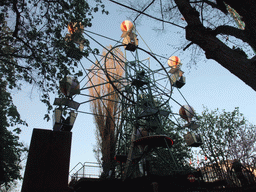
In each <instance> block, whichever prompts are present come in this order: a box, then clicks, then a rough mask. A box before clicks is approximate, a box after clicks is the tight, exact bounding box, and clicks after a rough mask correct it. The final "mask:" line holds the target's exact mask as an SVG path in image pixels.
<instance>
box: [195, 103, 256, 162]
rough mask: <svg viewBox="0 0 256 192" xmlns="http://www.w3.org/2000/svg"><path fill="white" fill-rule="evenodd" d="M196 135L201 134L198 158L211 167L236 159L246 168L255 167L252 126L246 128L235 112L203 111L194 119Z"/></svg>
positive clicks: (254, 140)
mask: <svg viewBox="0 0 256 192" xmlns="http://www.w3.org/2000/svg"><path fill="white" fill-rule="evenodd" d="M198 123H199V124H200V127H199V128H198V133H200V134H202V136H203V139H204V144H203V145H202V146H201V148H202V155H204V156H205V157H207V159H208V161H210V162H211V163H217V162H218V161H227V160H234V159H238V160H239V161H240V162H241V163H243V164H244V165H248V166H253V167H254V164H255V159H256V154H255V147H256V135H255V130H256V127H255V125H252V124H250V123H249V122H248V121H247V120H246V119H245V117H244V116H243V114H241V113H240V112H239V108H235V110H234V111H232V112H226V111H225V110H223V111H219V110H218V109H216V110H212V111H209V110H208V109H207V108H205V110H204V111H203V112H202V114H201V115H198Z"/></svg>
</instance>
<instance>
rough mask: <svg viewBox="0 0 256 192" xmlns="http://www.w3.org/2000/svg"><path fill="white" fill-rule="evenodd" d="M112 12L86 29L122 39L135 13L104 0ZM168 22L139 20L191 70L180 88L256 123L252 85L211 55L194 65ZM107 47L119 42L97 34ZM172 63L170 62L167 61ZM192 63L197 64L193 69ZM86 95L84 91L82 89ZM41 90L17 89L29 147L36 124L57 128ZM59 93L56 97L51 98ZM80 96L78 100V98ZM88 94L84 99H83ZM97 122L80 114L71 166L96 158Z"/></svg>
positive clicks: (151, 39)
mask: <svg viewBox="0 0 256 192" xmlns="http://www.w3.org/2000/svg"><path fill="white" fill-rule="evenodd" d="M103 3H104V4H105V5H106V10H108V11H109V12H110V14H109V15H108V16H105V15H102V14H101V13H97V14H95V16H94V19H93V20H92V24H93V25H92V27H91V28H88V29H86V30H89V31H92V32H95V33H98V34H101V35H104V36H107V37H109V38H112V39H115V40H120V36H121V34H122V32H121V30H120V24H121V23H122V21H124V20H126V19H130V18H129V15H131V14H130V11H127V12H126V11H124V9H121V10H120V7H119V6H117V5H115V4H113V3H111V2H109V1H107V0H104V1H103ZM161 26H162V23H157V22H155V21H153V20H152V19H148V18H145V17H144V18H143V19H140V20H138V25H136V29H137V31H138V32H139V33H140V35H141V37H142V38H143V40H145V42H146V43H147V45H148V47H149V48H150V49H151V50H152V52H153V53H156V54H159V55H164V56H165V57H167V58H168V57H170V56H172V55H176V56H178V57H180V59H181V62H182V64H183V65H182V70H183V71H184V72H185V73H184V76H185V77H186V84H185V85H184V86H183V87H182V88H181V89H180V91H181V92H182V94H183V95H184V97H185V98H186V100H187V101H188V102H189V104H190V105H191V106H193V108H194V109H195V111H196V112H197V113H200V112H202V110H203V109H204V107H203V106H205V107H207V108H208V109H210V110H213V109H216V108H219V109H221V110H222V109H225V110H226V111H233V110H234V109H235V107H239V109H240V112H241V113H243V114H244V116H245V117H246V118H247V119H248V121H249V122H251V123H252V124H256V120H255V108H256V102H255V101H256V99H255V98H256V92H255V91H254V90H253V89H252V88H250V87H249V86H247V85H246V84H245V83H244V82H242V81H241V80H240V79H238V78H237V77H236V76H234V75H233V74H231V73H230V72H229V71H228V70H226V69H225V68H223V67H222V66H221V65H220V64H218V63H216V62H215V61H213V60H206V59H205V57H199V58H198V61H197V62H196V63H197V64H196V66H194V65H192V66H191V65H190V63H189V60H190V54H191V53H189V52H188V51H185V52H184V51H182V50H178V51H177V50H175V49H174V47H179V46H181V45H184V42H185V41H184V38H183V40H182V41H181V40H180V37H181V36H184V32H182V31H180V29H179V28H177V27H175V26H171V25H165V29H164V30H163V31H159V30H155V28H156V27H158V28H161ZM93 37H94V38H95V39H97V41H98V42H100V43H101V44H102V45H104V46H108V45H110V44H112V45H113V44H115V42H113V41H111V40H109V39H104V38H101V37H97V36H93ZM141 37H138V38H139V46H141V47H142V48H144V49H147V50H148V48H147V46H146V45H145V44H144V43H143V41H142V40H141ZM90 42H91V45H92V47H94V46H95V47H98V48H99V51H100V52H101V51H102V49H101V48H100V47H99V46H98V45H97V43H95V42H93V41H90ZM82 64H83V66H84V67H85V68H86V69H89V68H90V67H91V65H92V63H90V62H89V61H88V60H86V59H83V60H82ZM163 65H167V63H163ZM189 66H191V67H189ZM82 93H83V92H82ZM39 96H40V92H39V91H38V90H37V88H36V87H33V86H30V85H27V84H25V85H24V86H23V88H22V91H14V92H13V99H14V104H15V105H17V107H18V110H19V112H20V114H21V118H22V119H23V120H25V121H26V122H27V123H28V125H29V126H28V127H22V132H21V135H20V141H22V142H24V143H25V145H26V146H29V144H30V140H31V136H32V131H33V128H42V129H52V127H53V125H52V121H51V120H50V121H49V122H47V121H46V120H43V117H44V114H45V113H46V112H47V110H46V106H45V105H44V104H43V103H41V102H40V101H39ZM55 97H57V95H51V102H52V103H53V101H54V98H55ZM172 97H173V98H175V99H176V100H177V101H178V102H179V103H181V104H186V103H185V101H184V99H182V97H181V96H180V94H179V93H178V92H177V91H174V93H173V95H172ZM75 100H76V99H75ZM82 100H83V98H82V99H81V98H79V102H80V101H82ZM170 105H171V106H173V110H174V111H176V112H177V113H178V110H179V106H175V105H174V104H173V103H172V102H170ZM79 111H84V112H90V106H89V104H86V105H81V106H80V108H79ZM95 129H96V128H95V124H94V120H93V116H92V115H89V114H83V113H79V114H78V117H77V119H76V122H75V125H74V127H73V129H72V134H73V135H72V148H71V157H70V170H71V169H72V168H73V167H74V166H75V165H76V164H77V163H79V162H82V163H83V162H96V158H95V156H94V153H93V147H94V146H95V145H96V139H95Z"/></svg>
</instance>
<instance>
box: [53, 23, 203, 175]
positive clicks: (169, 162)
mask: <svg viewBox="0 0 256 192" xmlns="http://www.w3.org/2000/svg"><path fill="white" fill-rule="evenodd" d="M121 30H122V32H123V34H122V36H121V37H122V38H123V41H122V42H119V43H118V44H117V45H115V46H113V47H112V46H111V47H106V48H105V50H106V52H105V53H104V54H103V55H100V56H98V55H97V54H94V58H95V60H96V62H93V61H92V63H93V64H92V67H91V68H89V69H85V68H84V67H83V65H82V64H81V66H82V67H83V69H84V73H85V77H84V78H83V79H82V80H81V81H80V84H79V87H78V84H77V80H74V79H73V80H72V79H69V80H68V81H64V82H68V83H69V85H70V86H68V88H67V86H66V84H65V86H62V92H63V93H64V94H65V95H68V97H69V98H70V97H72V96H73V95H74V94H75V93H77V94H78V95H79V96H80V97H84V98H86V99H84V101H82V102H80V103H79V104H77V105H76V108H75V109H76V110H77V111H78V107H79V106H80V105H83V104H86V103H92V102H94V103H95V101H98V104H99V103H101V104H102V107H103V108H104V110H103V113H101V114H100V113H99V111H98V112H97V111H93V112H83V113H88V114H93V115H94V116H98V117H100V116H101V117H102V116H104V115H105V116H108V114H110V113H111V114H113V109H111V108H109V107H107V103H109V102H112V103H116V105H115V106H116V107H115V108H116V109H115V112H114V114H113V115H112V116H110V117H111V120H110V121H111V122H112V124H113V126H115V138H113V139H115V153H116V155H115V160H116V163H115V164H114V170H115V175H114V177H116V178H122V179H126V178H134V177H139V176H145V175H150V174H157V173H160V172H161V173H164V172H165V170H166V171H167V172H166V174H168V173H170V172H172V173H175V172H181V171H184V162H179V161H178V160H177V159H176V157H175V155H174V154H173V151H172V145H173V143H174V142H175V141H173V140H172V138H170V137H168V135H166V127H167V126H170V123H171V124H173V125H175V126H178V127H182V126H183V125H182V123H180V122H179V120H178V117H179V116H180V117H182V118H183V119H185V120H186V121H187V122H188V124H187V125H185V126H187V127H190V128H196V124H195V123H194V122H193V121H192V118H193V116H194V110H193V108H192V107H191V106H190V105H189V104H188V103H187V105H183V104H180V103H179V102H177V101H176V100H175V99H174V98H173V97H172V93H173V91H174V89H180V88H181V87H182V86H183V85H185V77H184V76H183V71H181V69H180V66H181V62H180V59H179V58H178V57H177V56H172V57H170V58H168V59H166V63H162V62H160V59H159V58H160V57H161V56H159V55H156V54H153V53H152V52H150V51H147V50H145V49H143V48H141V47H140V46H139V45H138V39H137V34H136V30H135V27H134V25H133V24H132V22H130V21H128V20H126V21H124V22H123V23H122V24H121ZM76 42H77V43H78V44H79V48H80V49H82V48H83V46H81V42H80V41H76ZM123 52H124V53H123ZM95 79H97V80H95ZM103 86H104V87H105V89H106V87H107V90H105V89H103ZM72 87H73V89H74V90H76V92H74V91H73V92H74V94H70V92H71V93H72V90H73V89H72ZM78 89H79V92H77V90H78ZM88 91H89V93H88ZM179 93H180V91H179ZM71 100H72V101H71ZM62 101H63V100H62ZM68 101H70V102H68ZM171 102H173V103H175V104H176V105H179V106H180V107H181V108H180V111H179V113H176V112H173V111H172V110H171V104H170V103H171ZM55 103H56V105H58V104H60V103H61V102H60V101H59V102H55ZM70 103H71V104H70ZM72 103H73V105H74V104H76V102H74V101H73V99H69V100H68V99H66V100H65V102H64V105H66V106H68V107H70V108H74V107H73V106H72ZM61 104H63V102H62V103H61ZM78 112H81V113H82V111H78ZM116 122H118V123H116ZM185 126H184V127H185ZM185 140H186V142H187V143H188V144H189V145H190V146H199V145H200V144H202V139H201V137H200V136H199V137H198V136H197V137H196V135H195V134H194V135H193V134H192V133H190V134H187V135H186V136H185Z"/></svg>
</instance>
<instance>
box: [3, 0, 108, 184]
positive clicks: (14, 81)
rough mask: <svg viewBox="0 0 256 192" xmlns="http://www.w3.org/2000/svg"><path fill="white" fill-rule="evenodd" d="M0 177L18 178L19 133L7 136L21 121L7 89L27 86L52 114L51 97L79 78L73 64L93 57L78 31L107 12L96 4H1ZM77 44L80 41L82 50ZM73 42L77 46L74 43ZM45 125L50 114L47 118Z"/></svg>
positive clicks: (75, 0)
mask: <svg viewBox="0 0 256 192" xmlns="http://www.w3.org/2000/svg"><path fill="white" fill-rule="evenodd" d="M0 10H1V12H0V96H1V99H0V106H1V107H0V132H1V134H0V152H1V156H0V158H1V159H0V172H1V174H0V176H1V179H0V180H1V184H2V183H5V184H6V185H8V183H10V182H13V181H14V180H15V179H19V178H20V173H19V171H20V166H19V162H20V158H21V152H22V151H24V150H25V148H24V147H23V145H22V143H20V142H18V138H19V137H18V134H19V133H20V131H21V130H20V129H19V128H17V129H14V130H13V131H9V129H10V127H11V126H15V124H26V123H25V122H24V121H22V120H21V119H20V115H19V113H18V111H17V108H16V107H15V105H14V104H13V102H12V97H11V94H10V93H11V90H12V89H14V88H16V89H22V86H21V84H22V83H23V82H24V81H26V82H28V83H30V84H33V85H36V86H37V88H38V89H39V90H40V91H41V101H42V102H44V103H45V104H46V105H47V106H48V111H49V110H51V109H52V107H51V104H50V102H49V93H50V92H54V91H55V90H57V83H58V82H59V80H60V79H62V78H63V77H64V76H66V75H68V74H73V75H77V76H79V75H81V72H80V71H79V70H78V69H77V62H78V61H79V60H80V59H81V58H82V57H87V56H88V55H89V53H91V52H94V50H93V49H92V48H91V47H90V44H89V41H88V40H86V39H85V38H84V37H83V34H82V33H81V31H80V30H77V31H76V30H73V31H72V32H68V29H67V28H68V24H69V23H70V22H71V23H72V24H73V25H76V26H77V27H78V28H86V27H91V26H92V19H93V16H92V14H93V13H95V12H98V11H99V10H101V11H102V13H106V14H107V13H108V12H107V11H105V9H104V5H103V4H102V2H101V1H100V0H95V1H90V4H89V3H88V1H86V0H60V1H49V0H42V1H37V0H28V1H18V0H4V1H1V2H0ZM77 39H80V40H81V42H82V44H83V45H82V47H83V49H81V48H80V47H81V46H80V47H79V45H78V43H77ZM75 40H76V41H75ZM45 118H46V119H48V120H49V115H46V116H45Z"/></svg>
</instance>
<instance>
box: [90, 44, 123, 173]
mask: <svg viewBox="0 0 256 192" xmlns="http://www.w3.org/2000/svg"><path fill="white" fill-rule="evenodd" d="M107 49H109V47H107ZM110 49H111V47H110ZM113 54H114V55H119V56H120V57H121V58H122V57H123V53H122V51H121V50H120V49H118V50H114V52H113ZM102 55H103V56H102V58H104V56H105V55H106V52H105V51H103V54H102ZM103 60H104V59H103ZM115 62H116V60H115V59H114V58H113V56H112V55H111V56H109V57H108V58H107V60H106V63H105V65H106V68H109V69H111V74H112V75H113V76H117V77H122V76H123V69H122V68H121V67H119V68H118V67H113V66H119V65H117V64H116V63H115ZM101 65H103V64H102V63H101V62H99V61H97V62H96V64H95V65H93V66H92V69H91V75H90V76H89V81H90V85H91V88H90V89H89V94H90V96H91V97H92V98H96V99H95V100H94V101H92V102H91V103H90V104H91V110H92V111H93V113H94V120H95V123H96V128H97V130H96V135H97V137H96V139H97V143H98V146H96V147H97V148H98V149H95V150H94V151H95V152H97V150H98V151H99V150H100V152H101V156H102V162H101V163H102V165H103V172H104V173H105V174H107V173H108V172H109V171H110V170H111V169H113V167H112V165H113V160H114V155H115V147H116V132H117V127H118V124H119V116H120V114H117V111H118V110H119V107H120V101H119V97H118V94H117V93H116V92H115V90H114V88H113V86H112V85H111V84H110V83H108V82H107V81H106V80H107V77H106V76H105V74H104V72H103V70H101V67H100V66H101ZM98 98H101V99H98ZM97 159H98V160H99V159H100V158H99V157H98V158H97Z"/></svg>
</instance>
